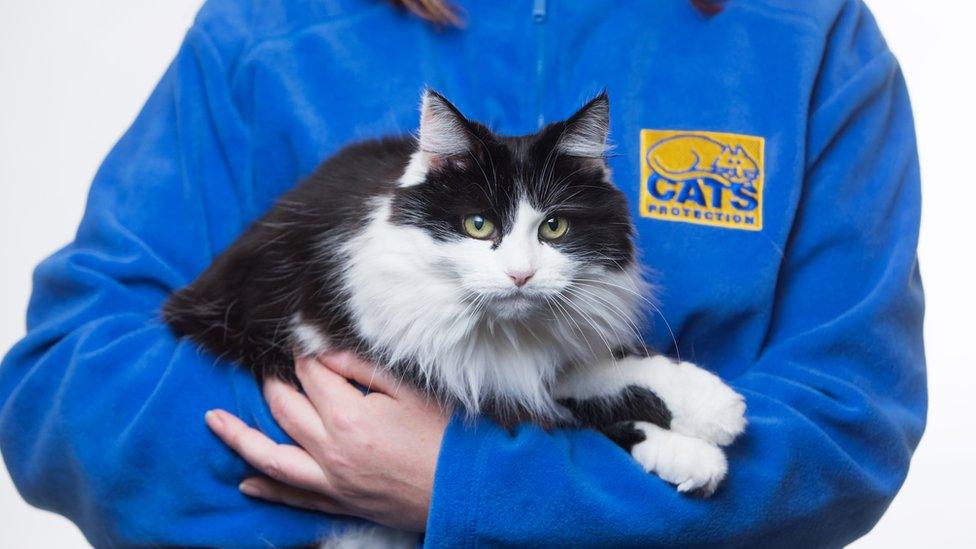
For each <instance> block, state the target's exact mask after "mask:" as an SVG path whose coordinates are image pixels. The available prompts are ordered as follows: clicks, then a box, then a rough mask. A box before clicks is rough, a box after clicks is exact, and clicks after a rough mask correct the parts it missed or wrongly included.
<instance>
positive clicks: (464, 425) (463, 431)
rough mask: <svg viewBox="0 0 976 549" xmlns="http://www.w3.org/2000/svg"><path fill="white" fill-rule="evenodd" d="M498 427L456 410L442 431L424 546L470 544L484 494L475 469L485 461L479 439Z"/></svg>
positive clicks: (481, 468)
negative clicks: (467, 416) (442, 436)
mask: <svg viewBox="0 0 976 549" xmlns="http://www.w3.org/2000/svg"><path fill="white" fill-rule="evenodd" d="M495 429H498V427H497V426H495V425H494V424H492V423H491V422H490V421H489V420H487V419H483V418H477V419H474V420H472V419H470V418H466V417H465V416H464V413H463V412H460V411H458V412H455V413H454V416H453V417H452V418H451V421H450V423H449V424H448V426H447V430H446V431H445V432H444V439H443V440H442V442H441V450H440V455H439V457H438V459H437V472H436V474H435V476H434V493H433V495H432V496H431V501H430V512H429V513H428V516H427V533H426V535H425V537H424V546H425V547H445V546H450V547H473V546H474V539H475V536H474V532H475V528H476V523H477V519H478V509H479V502H480V501H481V496H482V495H483V490H482V479H481V478H480V477H479V476H478V471H483V470H484V466H485V464H484V463H482V462H483V460H484V456H483V454H484V452H483V451H482V446H483V444H482V442H483V441H484V439H485V437H486V435H487V434H488V432H489V431H491V430H495Z"/></svg>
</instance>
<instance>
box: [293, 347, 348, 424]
mask: <svg viewBox="0 0 976 549" xmlns="http://www.w3.org/2000/svg"><path fill="white" fill-rule="evenodd" d="M295 373H296V374H298V380H299V381H301V383H302V389H303V390H304V391H305V394H306V395H308V398H309V400H311V401H312V405H313V406H314V407H315V409H316V410H317V411H318V414H319V417H321V418H322V419H323V420H325V421H328V418H330V417H332V416H333V415H334V414H335V413H336V412H337V411H342V410H350V409H354V408H357V407H359V406H361V405H362V400H363V394H362V393H360V392H359V390H358V389H356V388H355V387H353V386H352V385H350V384H349V382H348V381H346V378H344V377H342V376H340V375H339V374H337V373H335V372H333V371H332V370H330V369H328V368H326V367H325V366H324V365H323V364H322V363H321V362H319V361H318V360H317V359H315V358H309V357H297V358H295Z"/></svg>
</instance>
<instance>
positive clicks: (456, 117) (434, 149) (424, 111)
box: [420, 89, 472, 165]
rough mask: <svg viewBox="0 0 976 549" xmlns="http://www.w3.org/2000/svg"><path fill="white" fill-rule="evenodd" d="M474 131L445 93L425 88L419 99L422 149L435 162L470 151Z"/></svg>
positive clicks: (432, 162) (434, 163)
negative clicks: (445, 96)
mask: <svg viewBox="0 0 976 549" xmlns="http://www.w3.org/2000/svg"><path fill="white" fill-rule="evenodd" d="M471 146H472V134H471V128H470V127H469V123H468V121H467V119H466V118H464V115H462V114H461V111H459V110H458V109H457V107H455V106H454V105H452V104H451V102H450V101H448V100H447V99H445V98H444V96H443V95H441V94H439V93H437V92H435V91H433V90H431V89H427V90H424V94H423V97H422V99H421V101H420V151H421V152H422V153H423V154H424V155H425V156H426V157H427V158H428V160H429V161H430V162H431V164H433V165H436V164H438V163H440V162H442V161H444V160H446V159H448V158H450V157H452V156H460V155H466V154H468V153H469V152H470V151H471Z"/></svg>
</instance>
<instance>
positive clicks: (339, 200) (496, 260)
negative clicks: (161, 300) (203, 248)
mask: <svg viewBox="0 0 976 549" xmlns="http://www.w3.org/2000/svg"><path fill="white" fill-rule="evenodd" d="M608 122H609V102H608V99H607V97H606V95H605V94H601V95H599V96H598V97H596V98H595V99H593V100H592V101H590V102H589V103H587V104H586V105H585V106H584V107H583V108H582V109H580V110H579V111H578V112H577V113H575V114H574V115H573V116H572V117H570V118H569V119H567V120H565V121H562V122H557V123H554V124H550V125H548V126H546V127H545V128H543V129H541V130H540V131H539V132H538V133H535V134H532V135H526V136H521V137H503V136H499V135H496V134H495V133H493V132H492V131H490V130H489V129H488V128H487V127H485V126H483V125H481V124H479V123H477V122H474V121H470V120H468V119H467V118H465V117H464V116H463V115H462V114H461V113H460V112H459V111H458V110H457V109H456V108H455V107H454V106H453V105H452V104H451V103H450V102H448V101H447V100H446V99H445V98H444V97H442V96H441V95H439V94H437V93H435V92H433V91H426V92H425V93H424V95H423V99H422V104H421V120H420V132H419V139H416V138H413V137H396V138H386V139H380V140H374V141H365V142H362V143H358V144H354V145H351V146H348V147H346V148H345V149H343V150H341V151H340V152H339V153H337V154H336V155H335V156H333V157H332V158H330V159H328V160H326V161H325V162H324V163H323V164H322V165H321V166H320V167H319V168H318V170H317V171H316V172H315V173H314V174H312V175H311V176H310V177H309V178H307V179H306V180H305V181H304V182H302V183H301V184H300V185H298V186H297V187H296V188H295V189H293V190H292V191H290V192H288V193H287V194H285V195H284V196H283V197H282V198H281V199H280V200H279V201H278V203H277V204H276V205H275V207H274V208H273V209H272V210H271V211H269V212H268V213H267V214H266V215H265V216H264V217H262V218H261V219H260V220H258V221H257V222H255V223H254V224H253V226H251V227H250V228H249V229H248V230H247V231H246V232H245V233H244V234H243V235H242V236H241V237H240V238H239V239H238V240H237V241H236V242H235V243H234V244H232V245H231V246H230V247H229V248H228V249H227V250H226V251H224V252H223V253H222V254H220V255H219V256H218V257H217V258H216V260H215V261H214V263H213V264H212V265H211V266H210V267H209V268H207V269H206V270H205V271H204V272H203V273H202V274H201V275H200V276H199V277H198V278H197V279H196V280H195V281H194V282H193V283H192V284H190V285H189V286H187V287H185V288H183V289H181V290H179V291H177V292H175V293H174V294H172V296H171V297H170V298H169V300H168V301H167V303H166V304H165V307H164V310H163V314H164V317H165V319H166V321H167V322H168V323H169V324H170V325H171V326H172V328H173V330H174V331H175V332H176V333H177V334H179V335H181V336H187V337H190V338H192V339H193V340H194V341H196V342H197V343H199V344H200V345H202V346H203V347H204V348H206V349H207V350H209V351H211V352H213V353H215V354H217V355H221V356H223V357H225V358H228V359H231V360H234V361H237V362H239V363H241V364H243V365H246V366H247V367H249V368H250V369H251V370H253V371H254V373H255V374H257V375H258V376H279V377H282V378H285V379H289V380H292V381H294V373H293V360H292V354H293V350H295V349H298V350H299V352H301V353H307V354H317V353H323V352H325V351H327V350H330V349H340V348H342V349H352V350H354V351H356V352H357V353H359V354H360V355H362V356H364V357H367V358H369V359H371V360H372V361H373V362H375V363H376V364H378V365H381V366H379V367H383V368H386V369H388V370H390V371H391V372H392V373H393V374H394V375H396V376H399V377H400V378H402V379H404V380H405V381H407V382H409V383H411V384H412V385H414V386H415V387H417V388H419V389H420V390H422V391H425V392H427V394H429V395H430V396H431V397H432V398H436V399H438V400H439V401H441V402H442V403H444V404H445V405H446V406H451V407H454V406H460V407H463V408H464V409H465V410H466V411H467V412H468V413H471V414H476V413H483V414H487V415H489V416H491V417H493V418H495V419H496V420H498V421H499V422H501V423H503V424H506V425H512V424H514V423H515V422H519V421H534V422H538V423H540V424H543V425H546V426H586V427H591V428H594V429H597V430H599V431H601V432H603V433H605V434H606V435H607V436H608V437H610V438H611V439H612V440H614V441H615V442H616V443H617V444H619V445H620V446H621V447H622V448H624V450H626V451H628V452H630V454H631V455H632V456H633V457H634V458H635V459H636V460H637V461H638V462H639V463H640V464H641V466H643V468H644V469H645V470H647V471H649V472H654V473H656V474H658V475H659V476H660V477H661V478H663V479H664V480H666V481H668V482H670V483H673V484H676V485H677V488H678V490H680V491H682V492H689V491H697V492H698V493H701V494H703V495H709V494H711V493H712V492H713V491H714V490H715V488H716V487H717V486H718V484H719V483H720V482H721V480H722V479H723V478H724V476H725V474H726V469H727V465H726V460H725V456H724V453H723V451H722V450H721V448H720V446H723V445H727V444H729V443H730V442H732V440H733V439H734V438H735V437H736V436H738V435H739V434H740V433H741V432H742V431H743V429H744V427H745V418H744V412H745V404H744V401H743V399H742V397H741V396H740V395H739V394H737V393H736V392H735V391H733V390H732V389H730V388H729V387H728V386H727V385H725V384H724V383H723V382H722V381H721V380H720V379H719V378H717V377H716V376H714V375H713V374H711V373H709V372H707V371H705V370H703V369H701V368H698V367H697V366H695V365H693V364H690V363H687V362H675V361H672V360H671V359H669V358H666V357H664V356H660V355H655V354H653V353H651V352H649V351H648V350H647V349H646V348H645V346H644V345H643V343H642V340H641V337H640V326H641V324H642V319H643V314H644V307H643V304H644V303H646V301H647V298H648V297H649V296H650V290H649V287H648V285H647V284H646V283H645V282H644V280H643V278H642V276H641V269H640V265H639V263H638V261H637V260H636V257H635V248H634V243H633V237H634V227H633V224H632V222H631V220H630V216H629V210H628V207H627V203H626V200H625V198H624V195H623V194H622V193H621V192H620V191H619V190H618V189H617V188H616V187H614V186H613V184H612V183H611V182H610V172H609V170H608V168H607V165H606V162H605V159H604V155H605V152H606V148H607V132H608Z"/></svg>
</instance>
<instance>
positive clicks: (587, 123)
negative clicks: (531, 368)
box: [391, 92, 634, 319]
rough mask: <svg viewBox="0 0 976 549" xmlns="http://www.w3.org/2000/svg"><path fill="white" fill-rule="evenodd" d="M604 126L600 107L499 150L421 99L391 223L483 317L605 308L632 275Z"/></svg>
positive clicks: (500, 143) (443, 106)
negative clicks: (421, 246) (413, 147)
mask: <svg viewBox="0 0 976 549" xmlns="http://www.w3.org/2000/svg"><path fill="white" fill-rule="evenodd" d="M608 114H609V112H608V103H607V98H606V97H605V96H604V95H601V96H599V97H597V98H596V99H594V100H593V101H591V102H590V103H589V104H587V105H586V106H585V107H584V108H583V109H581V110H580V111H579V112H578V113H576V114H575V115H574V116H573V117H571V118H570V119H568V120H567V121H564V122H559V123H556V124H552V125H550V126H548V127H546V128H544V129H543V130H541V131H540V132H538V133H536V134H533V135H529V136H524V137H517V138H505V137H499V136H497V135H495V134H493V133H492V132H491V131H490V130H488V129H487V128H485V127H484V126H482V125H480V124H477V123H474V122H471V121H468V120H467V119H465V118H464V117H463V116H462V115H461V114H460V112H458V111H457V110H456V109H455V108H454V107H453V106H452V105H451V104H450V103H448V102H447V101H446V100H445V99H444V98H443V97H441V96H439V95H437V94H435V93H433V92H428V93H427V94H426V95H425V98H424V103H423V108H422V117H421V129H420V141H419V150H418V152H416V153H415V154H414V155H413V157H412V161H411V163H410V165H409V166H408V168H407V170H406V173H405V174H404V176H403V178H401V180H400V182H399V185H400V187H399V188H398V190H397V192H396V195H395V197H394V199H393V203H392V207H391V220H392V221H393V222H394V223H397V224H400V225H408V226H414V227H417V228H420V229H422V230H423V231H424V232H425V233H426V235H427V236H428V238H429V239H430V241H431V246H430V247H429V249H430V250H431V251H432V252H433V253H431V254H430V255H431V257H427V258H425V260H426V261H428V262H429V265H428V267H429V269H430V271H431V273H432V276H436V277H438V279H439V280H440V281H441V282H443V281H447V282H448V283H451V284H454V285H456V288H457V290H458V295H460V296H461V297H462V299H465V300H467V301H469V302H470V303H471V306H472V307H477V308H480V309H481V310H483V311H484V312H485V314H489V315H493V316H495V317H498V318H509V319H511V318H528V317H531V316H533V315H538V314H545V315H552V314H556V313H557V312H558V310H559V308H569V309H571V308H574V307H576V308H580V309H583V310H584V311H585V310H586V309H591V310H592V309H594V308H596V306H597V305H601V306H602V307H606V306H607V305H606V304H601V303H600V302H599V301H597V300H599V299H604V300H605V299H606V298H605V297H603V296H604V292H603V291H601V290H603V289H605V288H604V287H603V286H601V285H604V286H605V285H607V284H615V282H614V278H613V276H608V275H612V274H614V273H620V272H621V271H624V270H628V271H629V270H633V269H634V247H633V243H632V239H633V227H632V224H631V221H630V216H629V213H628V208H627V204H626V201H625V199H624V197H623V195H622V193H621V192H620V191H619V190H617V189H616V188H615V187H614V186H613V185H612V184H611V183H610V182H609V172H608V170H607V167H606V164H605V161H604V152H605V148H606V138H607V126H608ZM594 303H595V304H594Z"/></svg>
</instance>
